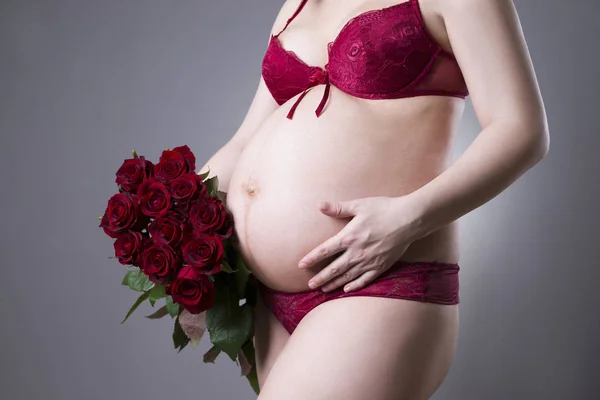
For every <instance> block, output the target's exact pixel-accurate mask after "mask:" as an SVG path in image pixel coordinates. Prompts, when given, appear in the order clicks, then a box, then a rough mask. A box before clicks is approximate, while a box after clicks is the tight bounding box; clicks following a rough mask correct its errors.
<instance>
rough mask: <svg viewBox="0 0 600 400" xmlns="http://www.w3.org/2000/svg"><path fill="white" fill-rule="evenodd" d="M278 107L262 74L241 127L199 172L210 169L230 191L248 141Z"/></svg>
mask: <svg viewBox="0 0 600 400" xmlns="http://www.w3.org/2000/svg"><path fill="white" fill-rule="evenodd" d="M277 107H278V104H277V103H276V102H275V100H274V99H273V97H272V96H271V94H270V93H269V90H268V89H267V87H266V86H265V82H264V80H263V78H262V76H261V77H260V81H259V84H258V88H257V90H256V93H255V95H254V99H253V101H252V103H251V105H250V108H249V109H248V112H247V114H246V117H245V118H244V120H243V122H242V124H241V125H240V127H239V129H238V130H237V132H236V133H235V134H234V135H233V137H232V138H231V139H230V140H229V141H228V142H227V143H225V145H223V146H222V147H221V148H220V149H219V150H218V151H217V152H216V153H215V154H214V155H213V156H212V157H210V158H209V159H208V161H207V162H206V163H205V164H204V165H203V166H202V168H200V171H198V173H203V172H206V171H207V170H208V169H210V173H209V175H208V178H210V177H213V176H215V175H218V177H219V190H220V191H223V192H228V191H229V180H230V179H231V175H232V173H233V170H234V168H235V165H236V163H237V160H238V159H239V157H240V154H241V153H242V151H243V149H244V147H245V146H246V143H247V142H248V141H249V140H250V138H251V137H252V135H253V134H254V132H255V131H256V129H257V128H258V127H259V126H260V124H261V123H262V122H263V121H264V120H265V118H266V117H268V116H269V115H270V114H271V113H272V112H273V111H275V109H276V108H277Z"/></svg>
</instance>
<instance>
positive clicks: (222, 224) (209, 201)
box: [189, 196, 233, 238]
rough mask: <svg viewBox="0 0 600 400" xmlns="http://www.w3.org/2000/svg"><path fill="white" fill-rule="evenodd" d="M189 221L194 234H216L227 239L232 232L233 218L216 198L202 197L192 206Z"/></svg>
mask: <svg viewBox="0 0 600 400" xmlns="http://www.w3.org/2000/svg"><path fill="white" fill-rule="evenodd" d="M189 219H190V223H191V225H192V227H193V230H194V232H205V233H216V234H219V235H221V236H223V238H228V237H229V236H231V233H232V231H233V217H232V216H231V214H230V213H229V212H228V210H227V208H226V207H225V205H224V204H223V202H222V201H221V200H219V199H218V198H216V197H210V196H209V197H203V198H202V199H199V200H198V201H197V202H196V203H194V204H192V206H191V207H190V213H189Z"/></svg>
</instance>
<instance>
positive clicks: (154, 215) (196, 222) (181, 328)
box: [100, 146, 258, 393]
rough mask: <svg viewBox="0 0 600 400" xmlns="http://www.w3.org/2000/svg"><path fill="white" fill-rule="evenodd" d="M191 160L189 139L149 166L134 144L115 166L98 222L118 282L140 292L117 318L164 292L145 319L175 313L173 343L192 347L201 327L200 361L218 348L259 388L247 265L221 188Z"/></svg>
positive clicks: (215, 353)
mask: <svg viewBox="0 0 600 400" xmlns="http://www.w3.org/2000/svg"><path fill="white" fill-rule="evenodd" d="M195 164H196V158H195V156H194V154H193V153H192V152H191V151H190V149H189V147H188V146H180V147H175V148H174V149H173V150H169V149H166V150H165V151H163V152H162V154H161V156H160V159H159V162H158V163H157V164H156V165H155V164H153V163H152V162H151V161H149V160H146V159H145V158H144V157H143V156H138V154H137V153H136V151H135V150H134V151H133V158H131V159H126V160H125V161H124V162H123V165H121V167H120V168H119V169H118V171H117V173H116V183H117V185H118V193H117V194H115V195H113V196H112V197H111V198H110V199H109V200H108V205H107V207H106V211H105V212H104V216H102V217H101V218H100V220H101V222H100V227H101V228H103V229H104V232H105V233H106V234H107V235H108V236H110V237H111V238H113V239H115V241H114V250H115V258H117V259H118V260H119V262H120V263H121V264H123V265H126V266H129V268H128V270H127V272H126V273H125V277H124V278H123V282H122V284H123V285H126V286H129V288H131V289H133V290H135V291H137V292H141V294H140V296H139V297H138V299H137V300H136V302H135V303H134V304H133V306H132V307H131V308H130V309H129V312H128V313H127V315H126V316H125V319H123V322H125V320H127V318H128V317H129V316H130V315H131V313H132V312H133V311H134V310H135V309H136V308H137V307H138V306H139V305H140V304H141V303H143V302H144V301H146V300H148V301H149V303H150V305H151V306H152V307H155V306H156V303H157V302H159V301H161V300H163V299H164V305H162V306H161V307H159V308H157V310H156V311H155V312H154V313H152V314H151V315H148V316H147V318H151V319H157V318H162V317H164V316H166V315H169V316H170V317H171V318H173V319H174V330H173V344H174V346H175V348H176V349H178V351H181V350H182V349H183V348H184V347H186V345H187V344H188V343H190V342H191V343H192V346H193V347H196V346H197V344H198V342H199V341H200V339H201V338H202V336H203V334H204V332H205V331H206V330H208V333H209V336H210V341H211V343H212V345H213V346H212V347H211V348H210V349H209V350H208V351H207V352H206V353H205V354H204V357H203V359H204V362H214V360H215V358H216V357H217V356H218V355H219V353H220V352H221V351H222V352H225V353H226V354H227V355H228V356H229V357H230V358H231V359H232V360H233V361H235V362H236V363H238V365H239V366H240V367H241V373H242V375H244V376H246V378H247V379H248V381H249V382H250V384H251V386H252V388H253V389H254V391H255V392H256V393H258V383H257V377H256V365H255V361H254V345H253V341H252V339H253V325H252V309H251V307H252V306H253V305H254V301H255V299H253V297H252V296H253V293H254V291H252V290H250V288H251V283H252V280H251V279H249V278H250V272H249V271H248V269H247V268H246V267H245V266H244V263H243V261H242V259H241V257H240V256H239V253H238V252H237V251H236V250H235V248H234V244H235V242H234V241H235V240H236V235H235V232H234V229H233V228H234V223H233V217H232V215H231V213H230V211H229V210H228V209H227V208H226V207H225V202H226V193H225V192H221V191H219V190H218V183H219V181H218V178H217V177H216V176H213V177H212V178H210V179H206V177H207V176H208V174H209V172H210V171H207V172H205V173H204V174H200V175H199V174H197V173H196V172H195V169H196V165H195ZM123 322H121V323H123Z"/></svg>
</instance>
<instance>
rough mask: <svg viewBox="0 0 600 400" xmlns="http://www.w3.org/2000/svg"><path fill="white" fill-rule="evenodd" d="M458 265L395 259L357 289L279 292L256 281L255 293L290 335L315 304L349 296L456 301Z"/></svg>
mask: <svg viewBox="0 0 600 400" xmlns="http://www.w3.org/2000/svg"><path fill="white" fill-rule="evenodd" d="M458 271H459V266H458V264H450V263H440V262H434V261H431V262H430V261H398V262H396V263H395V264H394V265H393V266H392V267H391V268H390V269H388V270H387V271H385V272H384V273H383V274H381V275H380V276H378V277H377V278H376V279H375V281H373V282H371V283H369V284H367V286H366V287H363V288H362V289H359V290H354V291H352V292H348V293H346V292H344V290H343V286H341V287H338V288H336V289H334V290H331V291H329V292H323V291H322V290H321V288H316V289H310V290H306V291H302V292H282V291H277V290H274V289H271V288H270V287H268V286H266V285H264V284H263V283H261V282H260V281H258V280H257V284H258V290H259V293H260V295H261V297H262V299H263V301H264V302H265V304H266V305H267V306H268V307H269V308H270V309H271V311H272V312H273V314H274V315H275V317H277V319H278V320H279V321H280V322H281V324H282V325H283V326H284V327H285V329H287V331H288V332H289V333H290V334H291V333H292V332H293V331H294V329H295V328H296V326H297V325H298V323H300V321H301V320H302V318H304V316H305V315H306V314H308V312H309V311H310V310H312V309H313V308H315V307H316V306H318V305H319V304H321V303H323V302H326V301H329V300H333V299H337V298H341V297H349V296H374V297H388V298H395V299H406V300H416V301H423V302H428V303H437V304H458V300H459V299H458V286H459V285H458Z"/></svg>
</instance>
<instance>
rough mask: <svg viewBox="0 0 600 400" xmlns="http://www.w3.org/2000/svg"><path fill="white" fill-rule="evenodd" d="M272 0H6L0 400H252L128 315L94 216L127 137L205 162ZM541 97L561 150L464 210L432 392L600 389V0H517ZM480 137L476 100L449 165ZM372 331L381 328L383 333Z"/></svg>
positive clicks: (248, 88) (252, 84) (224, 134)
mask: <svg viewBox="0 0 600 400" xmlns="http://www.w3.org/2000/svg"><path fill="white" fill-rule="evenodd" d="M280 4H281V1H278V0H260V1H258V0H254V1H239V0H238V1H234V0H219V1H218V2H217V1H210V2H209V1H202V0H193V1H192V0H176V1H159V0H144V1H142V0H126V1H115V0H104V1H89V0H88V1H82V0H79V1H75V0H70V1H68V0H45V1H42V0H37V1H34V0H18V1H17V0H9V1H7V0H2V1H1V2H0V133H1V138H0V140H1V142H0V151H1V157H0V168H1V169H0V170H1V171H2V183H3V190H2V195H1V198H0V202H1V203H0V206H1V207H2V208H1V209H2V211H3V213H2V217H1V220H2V222H1V226H2V229H1V230H0V233H1V235H2V237H1V238H2V240H1V241H0V243H1V244H0V246H1V251H2V253H1V254H2V264H1V265H2V276H1V279H0V316H1V322H0V323H1V326H0V351H1V353H0V354H1V358H0V368H1V371H0V372H1V373H0V397H1V398H2V399H7V400H13V399H15V400H16V399H45V400H54V399H84V398H85V399H89V400H93V399H103V400H104V399H163V398H169V397H172V398H178V397H185V398H197V399H207V400H209V399H240V400H241V399H252V398H254V395H253V392H252V391H251V389H250V387H249V386H248V384H247V382H246V381H245V379H243V378H240V377H239V373H238V369H237V367H236V366H235V365H234V364H233V362H231V361H230V360H229V359H227V358H226V357H225V356H223V355H222V356H220V357H219V358H218V359H217V363H216V364H215V365H211V364H206V365H205V364H203V363H202V359H201V355H202V354H203V352H204V351H205V350H206V349H208V338H207V337H205V338H203V340H202V343H201V344H200V346H199V347H198V348H197V349H195V350H194V349H192V348H191V347H188V348H186V349H185V350H184V351H183V352H181V353H180V354H177V353H176V352H175V351H174V350H173V349H172V347H171V346H172V345H171V342H170V340H171V338H170V335H171V326H172V324H171V321H170V320H167V319H165V320H160V321H150V320H147V319H145V318H143V315H146V314H147V313H148V312H149V311H150V307H149V306H146V307H144V308H142V309H141V310H140V311H138V312H137V313H136V314H134V315H133V317H132V318H131V319H130V320H129V321H128V322H127V323H126V324H124V325H120V324H119V322H120V320H121V318H122V317H123V316H124V314H125V312H126V310H127V308H128V307H129V305H130V304H132V302H133V301H134V299H135V293H133V292H132V291H130V290H128V289H126V288H124V287H121V286H120V280H121V278H122V275H123V271H122V268H121V267H120V265H119V264H118V263H117V262H116V261H115V260H109V259H108V256H110V255H111V254H112V241H111V240H110V239H109V238H108V237H106V236H104V234H103V233H102V231H101V230H100V229H99V228H97V225H98V220H97V217H98V216H99V215H101V213H102V212H103V211H104V207H105V203H106V200H107V199H108V197H109V196H110V195H111V194H112V193H113V191H114V190H115V187H114V183H113V179H114V172H115V170H116V168H117V167H118V166H119V165H120V163H121V162H122V161H123V159H125V158H129V156H130V151H131V149H132V148H136V149H137V150H138V151H139V152H140V153H143V154H146V155H147V156H149V157H150V158H151V159H156V158H157V157H158V154H159V150H160V149H162V148H165V147H174V146H176V145H179V144H184V143H187V144H189V145H190V146H191V147H192V149H193V150H194V151H195V153H196V155H197V156H198V158H199V160H200V161H201V160H206V159H207V158H208V157H210V156H211V155H212V154H213V153H214V152H215V151H216V150H217V149H218V148H219V147H220V146H221V145H222V144H224V143H225V142H226V141H227V140H228V139H229V137H231V135H232V134H233V133H234V132H235V130H236V129H237V127H238V126H239V124H240V123H241V121H242V118H243V116H244V115H245V113H246V111H247V109H248V107H249V104H250V101H251V98H252V95H253V94H254V90H255V88H256V84H257V82H258V77H259V74H260V64H261V60H262V56H263V55H264V51H265V49H266V42H267V38H268V34H269V29H270V27H271V25H272V23H273V20H274V18H275V15H276V13H277V11H278V9H279V7H280ZM516 5H517V8H518V11H519V13H520V18H521V21H522V24H523V28H524V31H525V35H526V39H527V41H528V44H529V47H530V51H531V54H532V57H533V60H534V64H535V67H536V71H537V75H538V78H539V82H540V86H541V88H542V93H543V96H544V99H545V104H546V107H547V112H548V117H549V124H550V130H551V137H552V139H551V149H550V152H549V154H548V156H547V157H546V158H545V159H544V160H543V161H542V162H541V163H540V164H538V165H537V166H536V167H535V168H534V169H532V170H530V171H529V172H528V173H526V174H525V175H524V176H523V177H522V178H521V179H520V180H519V181H517V183H515V184H514V185H513V186H511V187H510V188H509V189H508V190H506V191H505V192H504V193H502V194H501V195H500V196H498V197H497V198H495V199H494V200H492V201H491V202H489V203H488V204H486V205H485V206H483V207H482V208H479V209H477V210H475V211H474V212H472V213H470V214H468V215H467V216H465V217H463V219H462V224H461V237H462V258H461V266H462V270H461V301H462V303H461V328H460V341H459V347H458V353H457V356H456V360H455V362H454V365H453V368H452V370H451V372H450V374H449V376H448V378H447V379H446V381H445V382H444V384H443V386H442V387H441V388H440V389H439V391H438V392H437V394H436V395H435V396H434V399H438V400H472V399H473V400H475V399H544V400H550V399H581V400H584V399H598V398H600V383H599V381H600V379H598V378H599V376H598V370H599V368H600V362H599V361H598V359H599V357H600V344H599V341H598V338H599V335H600V317H599V316H598V310H597V305H598V304H599V301H600V294H599V291H598V290H597V287H598V280H599V278H600V271H599V269H598V268H599V265H598V264H599V263H598V259H599V257H600V255H598V252H597V249H598V243H597V240H598V239H599V238H600V228H599V225H600V224H599V223H600V218H599V217H598V213H597V204H598V197H597V195H598V194H599V193H600V191H599V190H598V189H599V182H598V180H599V179H598V170H599V166H600V157H598V152H599V147H600V137H599V135H598V124H599V122H600V112H599V110H598V105H597V100H596V99H597V95H598V92H599V89H600V85H599V78H598V71H600V59H599V58H598V57H597V56H595V55H594V54H593V51H595V50H597V48H598V46H597V41H598V39H599V37H600V5H599V3H598V2H596V1H592V0H589V1H584V0H575V1H564V0H560V1H559V0H528V1H525V0H523V1H517V2H516ZM478 132H479V125H478V123H477V121H476V119H475V117H474V114H473V110H472V107H471V105H470V103H469V104H468V107H467V110H466V114H465V118H464V120H463V123H462V125H461V130H460V133H459V135H458V137H457V141H456V145H455V148H454V153H453V154H454V157H455V158H456V157H457V156H458V155H459V154H460V153H461V152H462V151H463V150H464V149H465V148H466V147H467V146H468V145H469V143H470V142H471V141H472V140H473V138H474V137H475V135H476V134H477V133H478ZM375 340H376V339H375Z"/></svg>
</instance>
